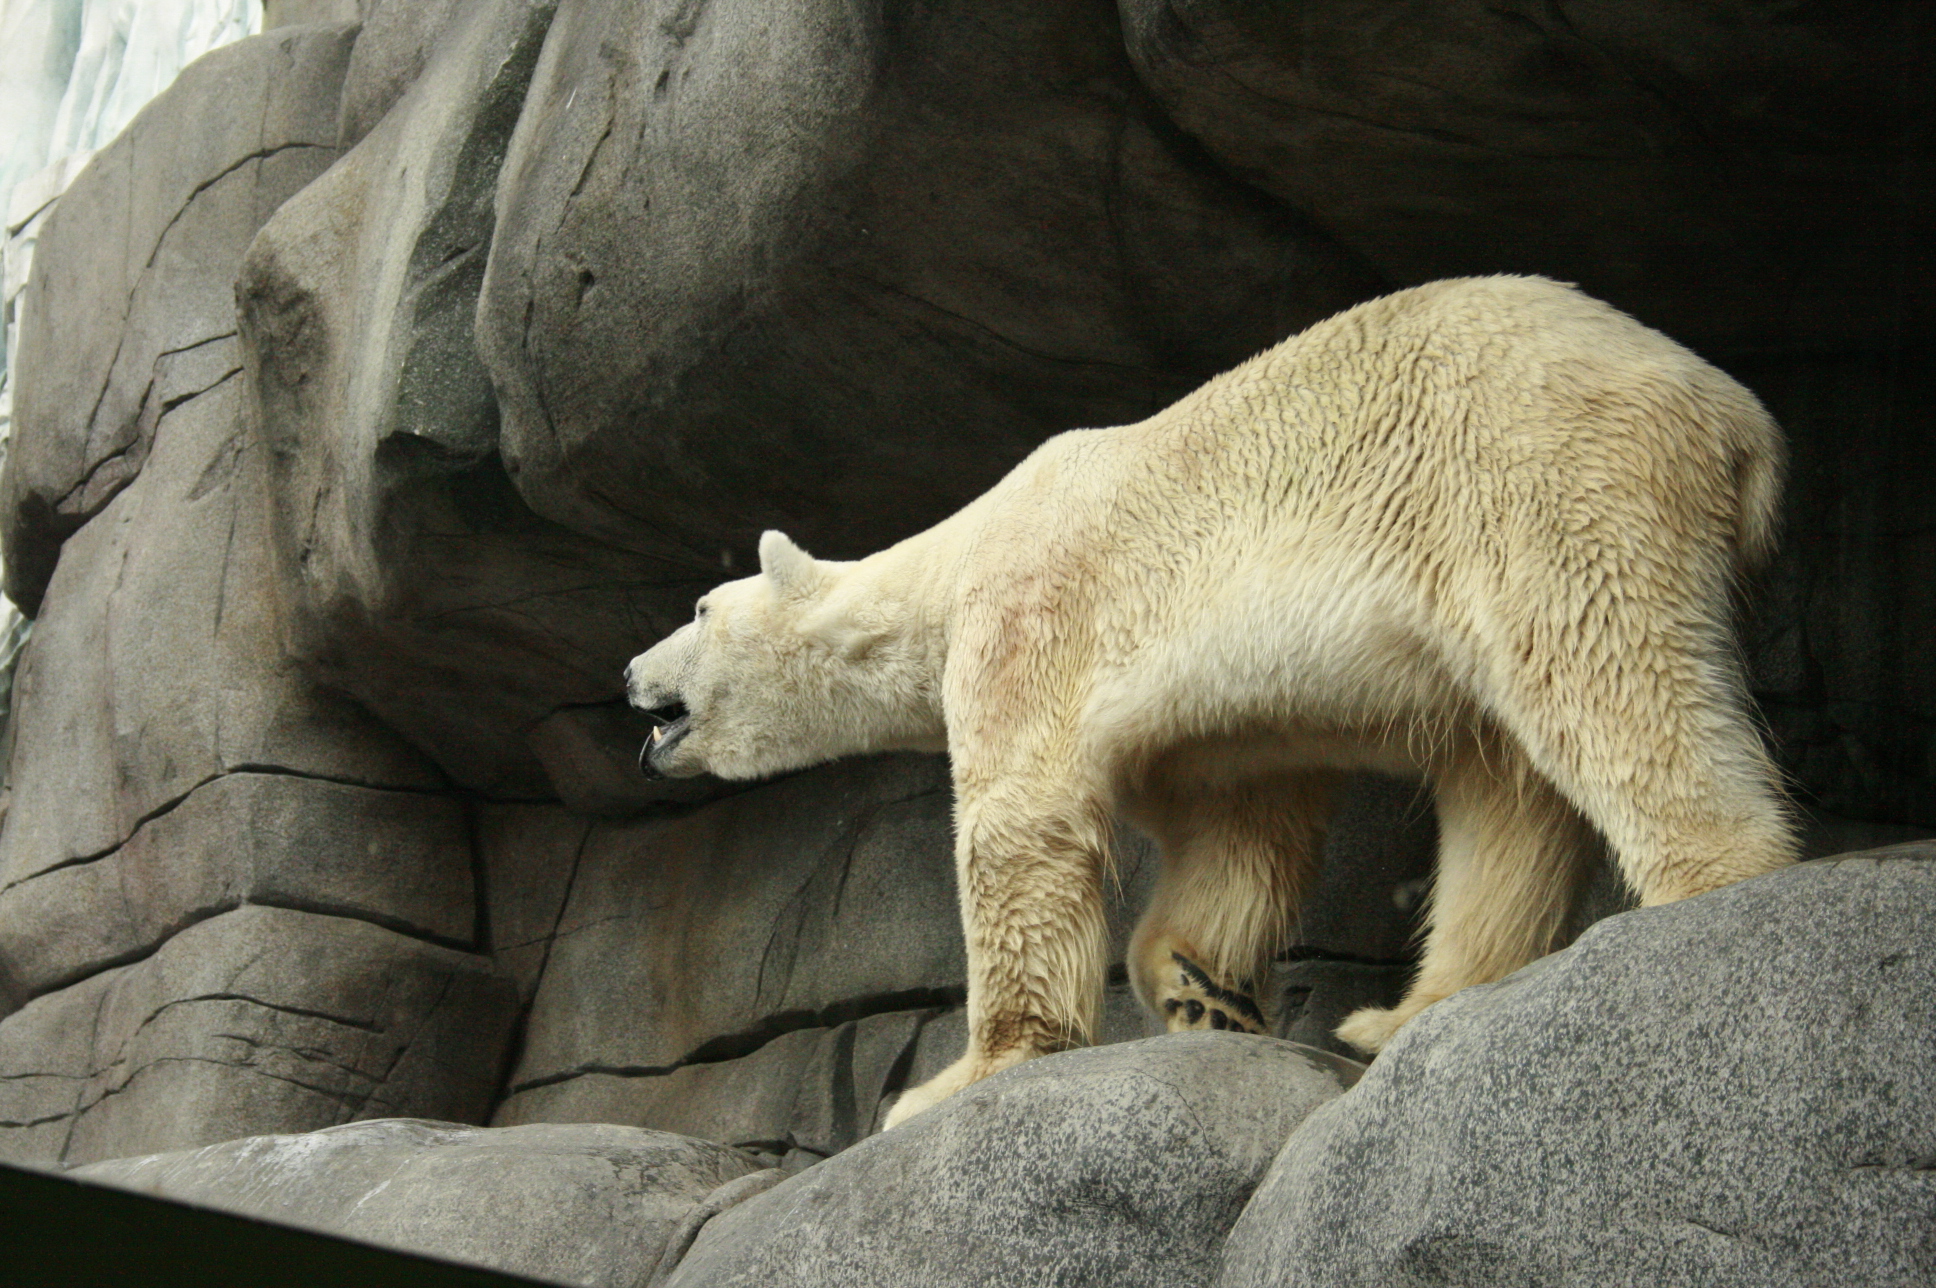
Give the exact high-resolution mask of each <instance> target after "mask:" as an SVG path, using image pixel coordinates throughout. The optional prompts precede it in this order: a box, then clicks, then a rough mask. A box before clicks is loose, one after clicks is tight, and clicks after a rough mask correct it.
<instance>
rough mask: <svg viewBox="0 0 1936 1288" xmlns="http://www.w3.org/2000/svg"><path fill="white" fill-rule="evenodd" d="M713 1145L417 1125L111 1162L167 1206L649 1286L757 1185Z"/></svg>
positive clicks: (575, 1130)
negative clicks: (719, 1206)
mask: <svg viewBox="0 0 1936 1288" xmlns="http://www.w3.org/2000/svg"><path fill="white" fill-rule="evenodd" d="M758 1170H759V1164H758V1163H757V1162H755V1161H754V1160H753V1159H751V1158H749V1157H748V1156H747V1155H745V1154H742V1153H739V1152H738V1151H736V1150H732V1149H728V1148H726V1147H725V1146H722V1145H714V1144H711V1143H709V1142H707V1141H700V1140H689V1139H687V1138H685V1137H681V1136H672V1135H668V1134H666V1133H664V1132H651V1131H640V1130H638V1129H636V1128H631V1127H613V1126H543V1127H511V1128H502V1129H492V1128H476V1127H459V1126H454V1125H451V1124H448V1123H434V1122H422V1121H416V1120H411V1119H383V1120H380V1121H376V1122H365V1123H353V1124H349V1125H346V1126H342V1127H331V1128H327V1129H325V1130H322V1131H316V1132H309V1133H306V1134H303V1135H297V1136H257V1137H252V1138H249V1139H245V1140H234V1141H227V1142H225V1143H223V1144H219V1145H209V1146H207V1147H205V1148H202V1149H199V1150H193V1151H182V1152H177V1153H169V1154H157V1155H151V1156H149V1157H145V1158H121V1159H114V1160H111V1161H108V1162H102V1163H95V1164H92V1165H90V1166H87V1167H83V1168H81V1169H79V1170H78V1171H77V1172H76V1173H75V1175H77V1176H79V1177H81V1178H83V1179H86V1180H89V1181H96V1182H100V1183H103V1184H108V1185H118V1186H122V1187H124V1188H127V1189H132V1190H139V1191H141V1192H143V1193H148V1194H157V1195H160V1196H162V1197H164V1198H171V1199H178V1200H181V1201H183V1202H188V1203H196V1204H201V1205H203V1206H206V1207H215V1208H221V1209H224V1210H226V1211H230V1212H241V1213H244V1214H246V1215H249V1216H257V1217H262V1218H265V1219H267V1220H271V1221H279V1222H282V1223H284V1224H288V1225H299V1226H305V1227H308V1228H310V1229H313V1230H322V1231H325V1232H327V1233H330V1234H340V1235H345V1236H347V1237H349V1238H352V1239H362V1240H364V1241H366V1242H369V1243H378V1244H383V1245H386V1246H389V1247H393V1248H402V1249H404V1250H406V1251H410V1252H420V1253H426V1254H429V1255H431V1256H436V1257H443V1258H446V1259H449V1260H452V1261H463V1262H471V1263H474V1264H477V1265H483V1266H489V1267H491V1268H492V1269H496V1270H504V1271H509V1272H511V1273H513V1274H520V1275H528V1276H531V1277H532V1278H536V1279H542V1280H545V1281H547V1282H550V1283H559V1284H574V1285H584V1286H585V1288H634V1285H636V1284H637V1283H638V1282H639V1281H640V1278H641V1276H642V1275H643V1274H644V1273H645V1272H646V1271H649V1270H650V1269H651V1268H652V1267H653V1266H654V1265H655V1264H656V1263H657V1261H658V1259H659V1257H660V1255H661V1254H662V1253H663V1252H664V1250H665V1248H666V1246H667V1244H668V1243H670V1242H671V1241H672V1239H673V1238H674V1236H675V1235H676V1234H678V1233H679V1232H680V1230H681V1227H682V1226H683V1225H684V1224H685V1223H686V1222H687V1220H688V1218H689V1217H690V1216H691V1215H692V1214H693V1212H694V1210H695V1208H697V1207H698V1206H699V1204H700V1203H701V1202H703V1201H704V1200H705V1198H706V1196H707V1195H708V1194H711V1193H712V1192H714V1191H716V1190H718V1189H719V1188H720V1187H721V1186H723V1185H726V1184H728V1183H730V1182H734V1181H737V1180H739V1179H740V1178H742V1177H746V1176H749V1175H754V1174H756V1173H757V1172H758Z"/></svg>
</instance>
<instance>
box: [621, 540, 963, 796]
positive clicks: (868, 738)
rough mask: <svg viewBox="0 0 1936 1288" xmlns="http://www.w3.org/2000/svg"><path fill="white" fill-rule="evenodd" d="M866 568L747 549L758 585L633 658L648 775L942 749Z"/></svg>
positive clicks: (732, 771)
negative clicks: (648, 724)
mask: <svg viewBox="0 0 1936 1288" xmlns="http://www.w3.org/2000/svg"><path fill="white" fill-rule="evenodd" d="M872 562H873V561H871V560H863V561H860V562H858V563H839V562H835V561H832V560H819V559H815V558H813V557H812V556H811V555H809V554H808V553H807V552H806V551H804V550H802V549H800V547H798V546H796V545H794V544H793V542H791V541H789V540H788V539H787V538H786V536H785V535H784V534H782V533H779V532H768V533H766V534H765V535H764V536H762V537H761V538H760V572H759V575H758V576H755V577H747V578H744V579H742V580H740V581H731V582H727V583H726V584H725V585H723V586H717V587H715V588H714V589H712V590H711V591H709V592H708V593H707V594H706V595H704V596H703V597H702V598H701V599H700V600H699V604H698V608H697V612H696V613H695V615H694V618H693V620H692V621H690V622H688V623H687V624H686V625H684V626H682V627H680V628H679V629H678V630H676V631H674V632H673V633H672V634H671V635H668V636H667V637H666V638H665V639H663V640H661V641H659V643H658V644H656V645H654V646H653V647H652V648H650V649H648V650H646V651H645V652H644V653H641V654H639V656H637V657H635V658H633V659H632V662H631V664H630V665H629V666H627V667H626V668H625V687H626V697H627V698H628V699H629V700H630V701H631V703H632V705H633V706H635V707H638V708H639V709H641V710H643V711H646V712H648V713H651V714H653V715H654V716H655V717H656V718H658V719H659V721H660V722H661V723H660V727H659V728H657V729H655V730H653V735H652V740H651V741H650V742H648V743H647V744H646V746H645V748H644V750H643V751H642V752H641V753H640V755H639V767H640V768H641V769H643V770H644V771H645V772H646V773H647V774H648V775H651V776H654V777H665V778H688V777H691V776H693V775H696V774H717V775H718V776H719V777H721V778H737V779H746V778H761V777H765V776H766V775H768V774H777V773H781V772H784V771H786V770H790V769H803V768H805V767H806V766H808V765H814V764H819V763H820V762H822V761H827V760H832V759H834V758H836V757H839V756H847V755H854V754H857V753H860V752H868V751H896V750H919V751H939V750H943V749H944V748H945V747H946V732H945V729H944V727H943V724H942V720H941V710H940V703H939V698H938V696H937V694H938V688H939V684H938V680H939V677H938V676H937V675H936V674H935V671H936V670H937V669H938V666H937V663H936V660H935V658H934V656H933V648H932V646H931V642H930V641H929V640H928V639H927V638H926V633H925V632H924V631H922V630H920V629H919V628H918V626H917V624H916V623H914V622H913V621H911V620H910V609H909V605H908V603H907V601H906V599H905V597H903V596H900V595H895V594H892V593H886V594H884V593H882V592H883V587H882V586H881V585H880V584H879V583H878V579H877V578H875V577H872V576H870V575H869V566H870V564H871V563H872Z"/></svg>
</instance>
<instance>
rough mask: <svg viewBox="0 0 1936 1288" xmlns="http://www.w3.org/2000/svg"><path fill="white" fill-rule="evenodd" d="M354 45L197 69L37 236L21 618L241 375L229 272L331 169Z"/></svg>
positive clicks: (19, 477) (229, 51)
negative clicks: (162, 427)
mask: <svg viewBox="0 0 1936 1288" xmlns="http://www.w3.org/2000/svg"><path fill="white" fill-rule="evenodd" d="M355 37H356V29H355V28H354V27H318V28H305V29H301V30H299V31H294V32H286V33H276V34H271V35H266V36H257V37H253V38H251V39H248V40H243V41H239V42H237V43H236V44H233V45H230V46H227V47H226V48H223V49H218V50H216V51H215V52H214V53H212V54H210V55H208V56H207V57H205V58H202V59H200V60H199V61H197V62H196V63H194V64H193V65H192V66H190V67H189V68H188V69H187V70H185V71H184V72H183V73H182V76H181V78H180V79H179V80H177V81H176V82H175V83H174V84H173V85H172V86H170V87H169V89H168V90H167V91H165V92H164V93H163V94H162V95H161V96H160V97H159V98H157V99H156V100H155V101H154V102H153V103H150V104H149V105H148V107H147V108H146V109H144V110H143V111H142V112H141V114H140V115H138V116H137V117H136V118H135V119H134V121H133V123H132V124H130V125H129V126H128V128H127V130H126V131H125V132H123V133H122V134H121V136H120V137H119V138H117V139H115V140H114V142H112V143H110V144H109V145H108V146H107V147H105V148H103V149H102V150H101V151H100V153H99V154H97V155H96V156H95V158H94V159H93V161H92V162H90V163H89V165H88V166H87V168H86V170H85V171H83V172H82V174H81V175H80V176H79V177H78V178H77V179H75V181H74V182H73V184H72V185H71V186H70V187H69V188H68V190H67V194H66V197H65V198H64V199H63V200H62V201H61V203H60V205H59V207H58V208H57V209H56V210H55V211H54V213H52V214H51V215H49V216H48V218H47V221H46V223H45V224H44V225H43V226H42V228H41V232H40V241H39V245H38V248H37V250H36V255H35V259H36V265H37V267H36V271H35V273H34V275H33V277H32V278H31V280H30V281H29V284H28V287H27V291H26V294H25V296H24V298H23V302H22V306H21V307H22V311H23V313H24V314H25V315H26V316H27V317H29V318H31V319H32V320H33V321H32V325H30V326H28V327H26V328H25V329H24V330H23V332H22V334H21V337H20V350H19V354H18V358H17V361H16V365H17V368H18V370H17V371H15V373H14V409H13V421H14V423H13V438H12V443H11V445H10V447H9V449H8V452H7V458H6V469H5V473H4V476H3V477H0V498H4V501H3V504H4V507H5V510H4V513H5V519H4V521H0V540H4V550H5V563H6V570H7V580H6V593H7V597H8V598H10V599H12V600H13V601H14V602H15V603H17V604H19V605H20V606H21V607H22V608H23V609H25V610H27V611H28V612H35V611H37V610H38V608H39V605H40V602H41V598H42V595H43V594H44V593H45V591H46V588H47V581H48V578H49V577H51V576H52V575H53V571H54V561H55V559H56V557H57V556H58V554H59V552H60V546H61V542H62V541H63V540H65V539H66V538H67V537H68V536H69V535H70V534H72V533H73V532H74V531H75V530H77V529H78V528H80V526H81V525H82V524H84V523H86V522H87V521H88V520H89V519H91V518H93V517H94V516H95V515H97V514H99V513H100V512H101V510H102V508H103V507H104V506H105V505H106V504H107V503H108V501H109V500H110V499H112V498H113V497H114V495H115V494H116V493H117V492H119V491H120V490H121V489H122V488H124V487H126V486H127V485H128V483H129V482H130V481H131V480H132V479H133V478H134V477H135V475H137V474H138V473H140V471H141V467H142V462H143V461H144V460H146V458H147V456H148V452H149V450H150V448H151V447H152V445H153V440H154V435H155V431H156V427H157V426H158V424H159V423H160V421H161V418H162V417H163V416H164V415H166V414H167V413H168V412H169V411H170V410H171V409H172V408H174V407H176V406H179V405H180V404H182V403H183V402H186V401H187V400H188V399H190V398H193V397H194V396H195V395H197V394H199V393H201V392H202V391H203V390H205V389H208V388H210V387H211V386H213V385H215V384H217V383H218V382H220V381H223V380H227V379H229V378H230V377H232V376H234V375H235V374H237V373H238V372H239V371H240V370H241V367H242V361H241V353H240V351H239V348H238V346H237V344H236V338H235V337H236V325H235V298H234V280H235V270H234V265H235V263H236V261H237V260H238V259H239V257H240V256H241V253H242V251H243V249H244V248H245V247H247V246H248V244H249V239H250V238H252V237H253V236H255V232H256V230H257V229H258V228H260V227H261V226H262V224H263V221H264V220H266V219H267V218H268V217H269V216H270V215H271V214H273V213H275V210H276V208H277V207H278V206H280V205H281V204H282V203H283V202H284V201H285V200H287V199H288V198H289V197H290V196H291V195H293V194H294V193H296V192H298V191H299V190H301V189H302V188H303V186H304V185H306V184H308V183H309V182H310V181H311V180H312V179H314V178H316V176H317V175H319V174H321V173H322V172H323V171H324V170H325V169H327V168H328V167H329V165H330V163H331V162H333V161H334V160H335V159H336V157H337V155H338V152H337V147H336V104H337V100H338V98H339V96H340V94H341V90H342V84H343V73H344V70H345V66H346V64H347V63H348V61H349V57H350V50H351V47H352V44H353V42H354V40H355ZM215 103H219V104H220V105H221V107H220V110H210V107H211V104H215Z"/></svg>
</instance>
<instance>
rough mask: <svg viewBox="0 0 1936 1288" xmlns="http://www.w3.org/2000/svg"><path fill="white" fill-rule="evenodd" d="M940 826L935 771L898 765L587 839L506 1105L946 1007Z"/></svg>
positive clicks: (950, 985) (791, 783) (957, 954)
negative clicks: (543, 1092) (879, 1014)
mask: <svg viewBox="0 0 1936 1288" xmlns="http://www.w3.org/2000/svg"><path fill="white" fill-rule="evenodd" d="M948 811H949V795H948V790H947V780H946V776H945V772H944V771H943V767H942V765H941V764H940V762H939V761H937V760H934V759H932V758H924V757H895V758H891V759H887V760H881V761H857V762H851V763H843V764H839V765H833V766H829V767H827V768H825V769H820V770H815V771H811V772H810V773H807V774H803V775H799V776H797V777H794V778H790V779H786V780H784V781H782V782H778V783H774V784H771V785H768V786H765V787H761V788H759V789H756V790H754V791H751V792H747V793H744V794H742V795H739V796H735V797H733V798H732V799H730V800H728V801H724V802H720V803H718V804H716V805H713V806H710V807H708V808H706V809H703V810H700V811H697V812H695V813H692V814H689V815H687V816H685V817H682V818H678V819H673V820H666V821H652V822H638V823H628V824H615V823H608V824H601V825H598V826H596V827H592V828H590V829H589V830H587V831H585V832H584V833H583V836H582V840H581V841H580V842H579V843H578V844H577V845H576V846H575V847H574V852H573V854H572V862H573V864H574V869H573V871H572V873H571V877H570V885H569V891H568V893H567V894H566V895H565V897H564V899H563V902H562V911H561V913H560V914H559V917H558V920H557V921H556V923H555V925H556V928H555V930H553V931H552V932H551V933H550V934H549V936H548V939H549V943H550V947H549V956H548V959H547V961H546V964H545V966H544V968H543V981H542V982H541V983H540V984H539V985H538V986H537V989H536V996H535V1000H534V1002H533V1005H532V1009H531V1014H530V1019H529V1022H528V1024H527V1026H526V1031H525V1041H524V1048H523V1052H522V1054H521V1056H520V1059H519V1063H518V1066H517V1069H516V1070H515V1071H514V1073H513V1076H512V1080H511V1084H510V1085H511V1089H512V1092H513V1098H512V1104H513V1105H515V1104H516V1103H517V1099H518V1096H517V1093H518V1092H519V1091H522V1090H526V1089H531V1088H534V1087H536V1086H537V1085H539V1084H546V1085H554V1084H557V1083H559V1082H561V1081H563V1080H566V1079H571V1078H574V1077H575V1076H577V1075H582V1074H594V1073H607V1074H616V1075H650V1074H653V1073H664V1072H668V1071H670V1070H671V1069H672V1068H673V1067H675V1066H677V1065H679V1064H681V1063H683V1062H686V1061H689V1060H693V1059H702V1060H703V1059H706V1058H708V1057H712V1058H718V1057H721V1056H730V1055H736V1054H743V1053H745V1052H746V1051H749V1050H752V1049H754V1048H756V1047H757V1046H759V1045H760V1044H761V1043H762V1042H763V1041H764V1040H765V1039H767V1038H771V1037H775V1036H777V1035H778V1034H779V1033H780V1032H784V1031H786V1030H787V1029H791V1028H810V1027H819V1026H823V1025H826V1024H838V1023H841V1022H843V1021H845V1020H846V1019H849V1018H855V1017H857V1016H858V1015H859V1014H864V1013H867V1012H869V1011H872V1010H889V1009H900V1008H908V1007H912V1008H920V1007H924V1006H931V1005H936V1004H940V1003H945V1002H947V1001H949V1000H951V999H953V1000H958V998H959V996H960V994H959V990H960V989H961V987H962V984H963V980H964V969H965V968H964V965H963V958H962V948H961V942H960V940H961V934H960V930H959V928H958V926H957V925H956V921H955V914H954V881H953V865H952V860H951V858H950V855H951V853H952V851H951V847H950V845H949V839H948V838H949V819H948ZM540 906H541V907H542V903H541V905H540ZM533 920H534V922H536V923H537V924H539V925H541V924H542V920H543V915H542V912H541V911H540V912H539V913H538V914H537V915H536V916H535V917H534V918H533ZM559 1094H560V1093H559V1092H558V1091H556V1090H554V1091H552V1093H551V1095H550V1097H548V1099H549V1100H551V1101H552V1103H554V1104H555V1103H558V1101H557V1097H558V1096H559ZM573 1116H576V1115H573ZM514 1121H515V1120H514Z"/></svg>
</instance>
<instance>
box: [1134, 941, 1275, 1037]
mask: <svg viewBox="0 0 1936 1288" xmlns="http://www.w3.org/2000/svg"><path fill="white" fill-rule="evenodd" d="M1170 960H1171V961H1172V962H1174V963H1175V964H1176V970H1175V973H1174V975H1173V976H1172V978H1170V979H1169V980H1166V981H1164V987H1163V990H1162V995H1161V996H1160V997H1159V999H1158V1000H1157V1007H1158V1009H1159V1010H1161V1011H1162V1013H1163V1020H1164V1023H1165V1024H1167V1025H1168V1026H1169V1031H1170V1032H1172V1033H1180V1032H1182V1031H1184V1030H1186V1029H1232V1030H1235V1031H1236V1032H1238V1033H1268V1032H1270V1024H1269V1022H1268V1021H1267V1020H1266V1019H1265V1018H1264V1009H1263V1008H1262V1007H1261V1006H1259V1005H1258V1004H1257V998H1256V996H1255V995H1254V991H1253V990H1252V989H1251V988H1250V987H1248V986H1247V985H1241V984H1240V985H1237V986H1234V987H1233V986H1228V985H1224V984H1219V983H1218V982H1217V981H1216V980H1214V979H1212V978H1211V977H1210V972H1208V971H1206V970H1205V969H1204V968H1203V967H1201V966H1199V965H1197V964H1196V963H1195V962H1193V961H1191V960H1190V959H1189V958H1188V957H1185V956H1184V955H1183V954H1182V953H1171V954H1170Z"/></svg>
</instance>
